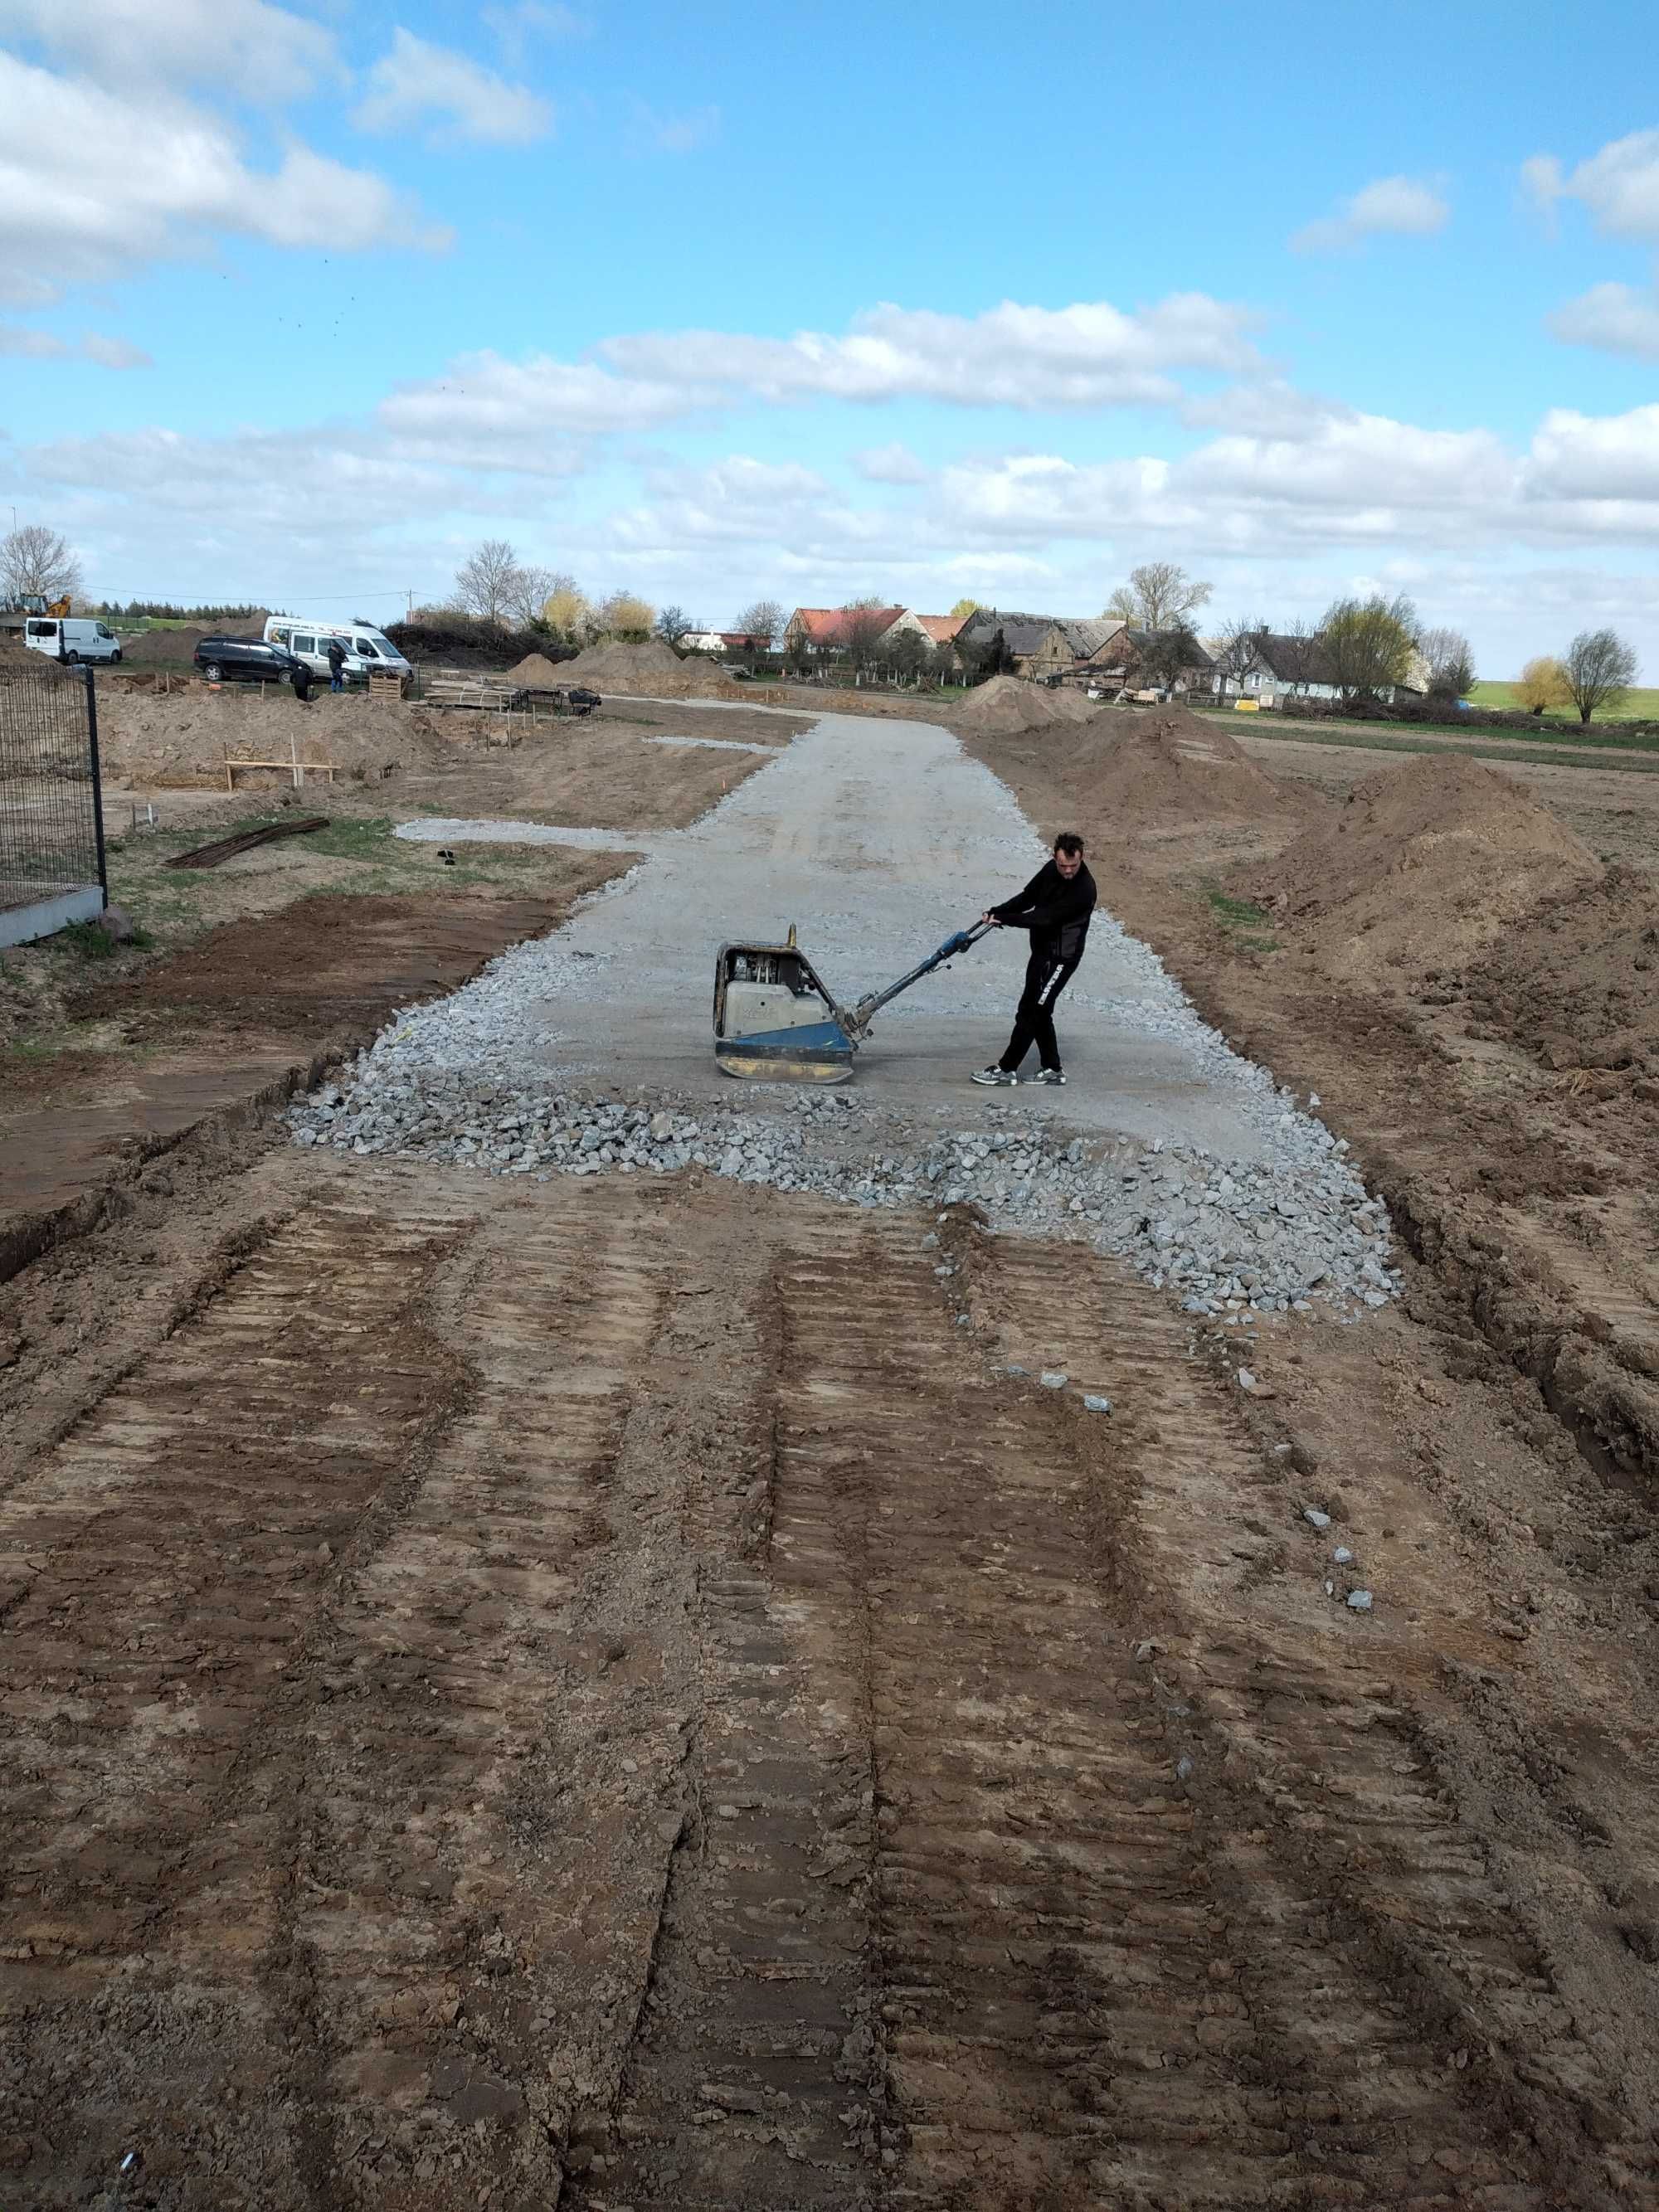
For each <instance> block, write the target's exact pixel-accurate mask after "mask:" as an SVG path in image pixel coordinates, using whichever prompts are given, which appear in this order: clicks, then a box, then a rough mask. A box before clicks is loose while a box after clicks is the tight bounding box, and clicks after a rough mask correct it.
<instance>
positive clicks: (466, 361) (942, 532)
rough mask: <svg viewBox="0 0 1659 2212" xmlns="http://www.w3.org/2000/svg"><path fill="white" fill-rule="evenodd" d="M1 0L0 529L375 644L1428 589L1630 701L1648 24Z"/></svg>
mask: <svg viewBox="0 0 1659 2212" xmlns="http://www.w3.org/2000/svg"><path fill="white" fill-rule="evenodd" d="M1366 29H1367V34H1368V38H1369V43H1367V44H1364V45H1363V46H1357V45H1356V43H1355V33H1354V30H1353V28H1352V25H1346V26H1345V24H1344V23H1343V22H1342V21H1340V20H1337V19H1334V18H1333V17H1332V15H1331V13H1330V11H1329V9H1328V7H1322V8H1320V9H1314V8H1313V7H1311V6H1304V5H1300V4H1297V5H1283V4H1281V5H1279V6H1273V5H1269V6H1267V7H1266V8H1263V9H1255V10H1252V11H1249V13H1248V14H1247V13H1246V11H1243V10H1242V9H1237V8H1231V7H1226V6H1223V5H1208V6H1205V5H1198V6H1190V7H1188V9H1184V10H1182V13H1181V15H1180V19H1179V21H1178V22H1176V23H1171V22H1170V21H1167V20H1148V21H1146V22H1145V23H1142V22H1139V21H1128V20H1125V19H1123V18H1121V17H1118V16H1109V15H1106V14H1104V13H1096V12H1094V11H1091V10H1085V9H1060V10H1047V11H1031V13H1030V15H1029V16H1028V17H1025V18H1018V19H1016V18H1010V17H1009V15H1007V12H1006V9H1005V10H993V9H991V8H989V7H988V6H985V7H981V6H977V5H969V6H966V7H958V8H957V9H952V10H951V11H950V13H949V14H948V15H927V14H923V13H921V12H920V11H910V12H909V13H908V14H905V15H897V14H895V12H894V11H892V10H890V9H874V8H868V7H865V6H861V5H857V4H854V5H848V6H843V7H842V8H840V9H837V10H836V11H834V14H833V16H832V17H829V16H826V15H824V14H823V12H822V11H816V10H815V11H797V12H795V13H793V14H789V15H775V14H773V13H771V12H767V13H763V12H761V11H759V10H757V9H746V8H738V7H729V8H723V9H705V10H702V11H696V12H688V11H686V10H684V9H668V8H664V7H658V6H653V5H640V4H635V5H634V6H632V7H630V8H629V9H628V10H626V11H623V10H619V9H614V8H608V7H605V6H603V5H598V6H586V5H582V4H580V0H569V4H556V0H496V4H493V5H486V6H484V7H483V8H482V9H470V10H462V9H450V8H434V7H401V6H395V5H394V6H374V7H358V8H351V7H345V6H337V7H333V8H330V9H309V10H307V9H302V8H283V7H280V6H276V5H271V4H267V0H146V4H142V5H141V4H137V0H80V4H78V5H77V6H76V8H75V9H64V7H63V6H62V4H61V0H0V206H4V207H6V208H7V209H8V210H9V216H11V217H12V218H13V219H12V220H9V222H8V224H7V226H6V232H5V235H4V237H3V238H0V527H3V526H7V525H9V513H8V511H7V510H8V509H9V507H10V506H12V505H15V507H16V508H17V512H18V516H19V519H20V520H44V521H47V522H50V523H52V524H53V525H55V526H57V527H58V528H61V529H63V530H64V532H66V533H67V534H68V535H69V536H70V538H71V539H72V541H73V542H74V544H76V548H77V550H79V552H80V554H81V556H82V563H83V567H84V569H85V574H86V580H87V583H88V587H89V588H90V589H92V590H93V591H94V592H101V593H107V594H108V595H110V596H112V597H128V596H131V595H134V594H139V593H142V594H144V595H155V596H164V595H165V596H168V597H173V598H181V599H221V598H224V599H254V600H262V601H266V602H269V603H279V602H280V603H281V604H283V605H315V606H317V608H318V609H319V611H324V610H325V609H326V608H328V607H331V606H342V605H344V603H345V602H346V601H348V600H349V601H350V602H351V604H352V606H353V608H354V610H355V609H356V607H358V606H362V607H363V608H364V611H368V612H371V613H380V614H382V615H386V616H389V615H391V614H392V612H394V611H396V608H397V606H398V601H399V599H400V597H401V595H402V594H403V593H404V592H405V591H410V592H414V593H415V594H416V597H417V598H427V597H435V596H439V595H441V594H442V593H443V592H445V591H446V590H447V588H448V586H449V585H450V583H451V580H452V579H453V572H454V570H455V568H456V566H457V565H458V563H459V560H460V559H461V558H463V557H464V556H465V553H466V551H467V550H468V549H469V548H470V547H471V545H472V544H474V543H475V542H476V541H477V539H478V538H483V537H485V536H490V537H505V538H509V539H510V540H511V541H512V542H513V544H514V545H515V546H517V547H518V548H519V550H520V553H521V555H522V556H523V557H524V558H525V559H526V560H527V561H531V562H538V563H540V564H542V565H544V566H545V567H547V568H554V569H559V570H564V571H569V572H573V573H574V574H575V575H576V576H577V577H578V578H579V580H580V581H581V583H582V584H583V585H584V586H586V588H588V589H589V590H591V591H592V592H595V593H599V592H605V591H607V590H610V589H611V588H614V587H616V586H629V587H630V588H633V589H635V590H638V591H640V592H643V593H644V594H645V595H646V596H647V598H649V599H653V601H656V602H658V603H661V602H663V601H665V600H669V599H671V600H674V601H677V602H678V603H679V604H681V605H684V607H686V608H687V609H688V610H689V611H690V612H691V613H692V614H693V615H695V616H696V617H697V618H699V619H700V620H703V621H708V622H718V623H726V622H729V621H731V620H732V619H733V618H734V617H735V616H736V614H737V613H738V610H739V608H740V607H741V606H743V605H744V604H745V603H746V602H747V601H749V600H750V599H754V598H757V597H760V596H766V597H771V598H776V599H780V600H782V601H783V602H785V603H786V604H793V603H796V602H802V603H806V604H823V603H835V602H838V601H840V600H841V599H844V598H848V597H850V596H854V595H857V594H860V593H863V592H878V593H880V594H881V595H882V596H883V597H884V598H888V599H896V600H902V601H905V602H907V603H908V604H910V605H915V606H918V607H920V608H921V609H922V610H923V611H927V612H932V611H939V610H940V609H942V608H945V607H948V606H949V605H951V602H952V601H953V600H954V599H957V597H959V596H961V595H963V594H964V593H966V594H971V595H972V596H974V597H975V598H979V599H987V600H994V601H996V602H998V603H1000V604H1001V605H1006V606H1029V607H1035V608H1041V609H1042V610H1044V611H1056V612H1060V613H1068V614H1092V613H1096V612H1097V611H1099V609H1100V607H1101V606H1102V605H1103V603H1104V601H1105V599H1106V597H1107V596H1108V594H1109V592H1110V591H1111V589H1112V588H1113V586H1115V584H1116V583H1117V582H1119V581H1120V580H1121V579H1122V577H1123V576H1124V575H1125V574H1127V570H1128V569H1129V568H1131V567H1133V565H1134V564H1135V563H1136V562H1139V561H1142V560H1145V559H1148V558H1174V559H1177V560H1180V561H1182V562H1185V564H1186V565H1187V566H1188V568H1191V569H1192V570H1194V572H1195V573H1196V574H1199V575H1201V576H1203V577H1205V578H1206V579H1209V580H1211V581H1212V584H1213V586H1214V596H1213V599H1212V604H1211V609H1210V612H1211V613H1212V615H1214V616H1216V617H1223V616H1231V615H1255V614H1260V615H1261V616H1262V617H1266V618H1268V619H1270V620H1273V621H1274V622H1284V621H1288V620H1290V619H1291V618H1292V617H1297V616H1316V615H1317V613H1318V612H1319V611H1320V609H1321V608H1322V606H1323V605H1325V604H1326V602H1327V601H1328V599H1330V598H1331V597H1332V596H1333V595H1334V594H1335V593H1336V592H1343V591H1347V590H1351V589H1354V588H1360V589H1366V588H1370V587H1371V586H1381V587H1383V588H1385V589H1388V590H1390V591H1393V590H1396V589H1404V590H1407V591H1409V592H1411V593H1412V594H1413V597H1414V598H1415V599H1417V601H1418V604H1419V608H1420V609H1421V611H1422V612H1423V614H1424V616H1425V619H1427V620H1429V621H1431V622H1437V623H1451V624H1453V625H1455V626H1456V627H1458V628H1461V629H1465V630H1467V631H1468V634H1469V635H1470V636H1471V637H1472V639H1473V640H1474V645H1475V648H1476V657H1477V660H1478V662H1479V664H1480V666H1481V668H1482V670H1483V671H1485V672H1487V673H1491V674H1507V673H1510V672H1512V671H1513V670H1514V669H1515V667H1516V666H1517V665H1518V664H1519V662H1520V661H1521V660H1522V659H1524V658H1525V657H1526V656H1527V654H1528V653H1532V652H1534V651H1541V650H1549V649H1557V648H1559V647H1561V646H1562V645H1564V644H1565V641H1566V640H1567V638H1568V637H1569V636H1570V635H1571V634H1572V632H1573V631H1575V630H1576V629H1581V628H1584V627H1587V626H1596V625H1599V624H1600V623H1603V622H1611V623H1613V624H1614V625H1615V626H1616V627H1618V628H1620V629H1622V630H1623V631H1624V632H1625V633H1626V635H1629V636H1630V637H1631V639H1632V641H1633V642H1634V643H1635V644H1636V646H1637V647H1638V653H1640V655H1641V656H1642V659H1643V662H1644V670H1645V672H1646V673H1648V674H1649V675H1650V677H1652V678H1656V679H1659V562H1656V558H1655V553H1656V545H1659V392H1656V389H1655V386H1656V370H1659V295H1656V291H1655V259H1656V253H1659V94H1655V93H1654V91H1653V90H1652V78H1651V71H1650V70H1646V69H1644V67H1643V66H1642V65H1641V62H1640V58H1641V57H1642V55H1643V54H1644V50H1645V46H1646V38H1647V26H1646V23H1645V21H1644V18H1643V17H1642V16H1639V15H1638V13H1637V10H1636V9H1635V8H1634V7H1625V6H1612V5H1604V6H1595V5H1591V6H1589V7H1586V8H1583V9H1580V10H1579V11H1577V13H1576V14H1572V15H1568V14H1567V13H1566V11H1553V12H1552V14H1551V15H1550V16H1549V17H1546V16H1545V15H1543V13H1542V11H1539V14H1538V16H1537V18H1536V19H1534V17H1533V16H1531V15H1528V14H1525V13H1522V12H1520V11H1516V9H1513V7H1504V8H1498V7H1497V6H1485V5H1470V6H1462V7H1457V6H1453V7H1450V8H1448V7H1445V6H1440V7H1437V8H1435V9H1430V8H1428V7H1427V6H1423V5H1418V4H1408V5H1404V6H1400V5H1396V6H1395V7H1394V8H1392V9H1389V10H1388V11H1386V12H1385V13H1381V14H1377V15H1374V16H1373V17H1371V18H1370V21H1369V22H1368V24H1367V27H1366Z"/></svg>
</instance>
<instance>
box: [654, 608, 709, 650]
mask: <svg viewBox="0 0 1659 2212" xmlns="http://www.w3.org/2000/svg"><path fill="white" fill-rule="evenodd" d="M656 627H657V635H658V636H659V638H660V639H661V640H662V641H663V643H664V644H665V645H678V643H679V641H680V640H681V639H682V638H683V637H684V635H685V634H686V632H687V630H690V629H702V623H695V622H693V621H692V619H691V617H690V615H689V614H687V612H686V611H685V609H684V607H665V608H664V609H663V610H662V611H661V613H660V614H659V616H658V617H657V625H656Z"/></svg>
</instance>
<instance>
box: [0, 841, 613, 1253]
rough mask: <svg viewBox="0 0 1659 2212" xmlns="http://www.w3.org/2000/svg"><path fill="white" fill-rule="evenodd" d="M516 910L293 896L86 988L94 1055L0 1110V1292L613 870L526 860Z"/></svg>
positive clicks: (544, 924) (77, 1009)
mask: <svg viewBox="0 0 1659 2212" xmlns="http://www.w3.org/2000/svg"><path fill="white" fill-rule="evenodd" d="M541 850H542V854H543V857H544V866H542V867H541V868H539V869H538V883H539V884H540V886H541V889H540V890H539V892H538V896H534V897H531V898H519V899H511V898H499V897H489V896H461V897H456V896H451V895H447V894H445V893H442V892H440V893H437V894H428V895H427V896H424V897H419V898H395V897H365V898H351V897H337V896H315V897H310V898H302V899H301V900H299V901H298V902H295V903H294V904H291V905H289V906H287V907H285V908H283V910H282V911H280V912H279V913H276V914H263V915H258V917H257V918H256V917H250V918H249V919H247V920H246V921H235V922H230V923H228V924H226V925H225V926H224V927H221V928H218V929H216V930H214V931H212V932H210V933H209V934H208V935H207V936H206V937H204V938H203V939H200V940H199V941H198V942H197V944H195V945H191V947H190V948H189V949H188V950H186V951H181V952H179V953H176V954H173V955H172V956H170V957H166V958H163V959H160V960H155V961H153V962H152V963H150V964H149V965H148V966H146V967H143V968H141V969H138V970H137V972H136V973H134V974H130V975H122V976H119V977H118V978H114V979H112V980H110V981H102V982H100V983H96V984H94V985H91V986H89V987H87V988H85V989H84V990H83V991H82V993H81V994H79V995H78V997H76V999H75V1000H73V1001H72V1002H71V1005H70V1010H69V1012H70V1018H71V1019H72V1020H73V1021H75V1022H76V1023H77V1024H81V1025H82V1026H84V1027H85V1028H86V1029H87V1030H88V1032H89V1033H90V1034H92V1035H94V1036H96V1037H97V1039H98V1043H99V1049H97V1050H96V1051H76V1050H70V1051H67V1052H62V1053H58V1054H53V1055H52V1056H50V1057H46V1058H43V1059H40V1060H26V1061H24V1062H22V1063H21V1065H20V1066H17V1067H15V1069H14V1070H13V1071H12V1072H11V1073H10V1074H9V1079H8V1082H7V1085H6V1090H5V1095H4V1097H3V1100H0V1279H3V1277H4V1275H5V1274H7V1273H10V1272H11V1271H12V1269H13V1268H14V1267H15V1266H17V1265H18V1264H21V1259H22V1258H23V1257H26V1256H27V1255H28V1254H29V1253H31V1252H33V1250H35V1249H39V1247H40V1244H41V1243H42V1241H43V1240H45V1239H47V1238H49V1237H51V1236H53V1235H56V1234H58V1233H59V1231H63V1230H64V1229H66V1228H67V1229H73V1228H76V1227H77V1226H83V1225H84V1222H83V1221H82V1219H81V1218H80V1217H78V1216H76V1214H75V1212H74V1209H75V1208H76V1206H77V1205H79V1204H81V1203H82V1201H85V1200H89V1199H90V1200H93V1201H94V1207H93V1211H94V1213H95V1212H96V1210H97V1205H98V1203H100V1193H101V1192H102V1190H103V1188H104V1186H105V1185H106V1183H107V1182H108V1181H109V1178H110V1177H111V1176H112V1174H114V1173H118V1171H120V1170H131V1168H132V1167H133V1166H134V1165H135V1164H137V1163H139V1162H142V1161H143V1159H144V1158H148V1157H149V1156H151V1155H153V1154H155V1153H156V1152H159V1151H161V1150H163V1149H165V1148H166V1147H167V1146H171V1145H173V1144H174V1143H176V1142H177V1140H178V1139H179V1137H180V1135H181V1134H182V1133H185V1131H187V1130H190V1129H191V1128H194V1127H196V1126H197V1124H198V1123H201V1122H203V1121H206V1120H208V1119H210V1117H212V1116H215V1115H224V1114H227V1113H229V1114H233V1115H239V1114H242V1113H254V1112H258V1111H263V1110H264V1109H268V1108H269V1107H270V1106H271V1105H272V1104H273V1103H275V1102H276V1100H277V1099H278V1098H280V1097H283V1096H285V1095H286V1094H287V1093H288V1092H289V1091H291V1090H292V1089H293V1088H294V1087H295V1085H303V1084H306V1083H309V1082H311V1081H314V1080H315V1079H316V1076H317V1073H318V1072H319V1070H320V1068H321V1067H322V1066H325V1065H327V1064H329V1063H331V1062H332V1061H333V1060H337V1059H339V1058H341V1057H343V1055H344V1054H348V1053H349V1052H352V1051H355V1050H356V1048H358V1047H359V1046H361V1045H364V1044H367V1043H368V1042H370V1040H371V1039H372V1038H373V1037H374V1035H375V1033H376V1031H377V1030H379V1029H380V1026H381V1025H382V1024H383V1023H385V1022H386V1020H387V1019H388V1018H389V1017H390V1016H391V1015H392V1014H393V1013H394V1012H397V1010H398V1008H399V1007H402V1006H412V1005H414V1004H416V1002H417V1001H419V1000H422V999H428V998H432V997H435V995H437V994H439V993H440V992H443V991H449V990H453V989H454V988H456V987H457V986H458V985H459V984H461V983H463V982H465V981H466V979H467V978H468V977H469V976H470V975H476V974H477V970H478V969H480V968H482V967H483V965H484V964H485V963H486V962H487V961H489V960H492V959H494V957H495V955H496V954H497V953H499V952H501V951H505V950H506V948H507V946H508V945H514V944H517V943H519V942H520V940H521V939H524V938H526V937H534V936H538V935H540V934H541V933H543V932H544V931H545V930H548V929H551V928H555V927H557V925H558V923H559V922H560V921H562V920H563V918H564V916H565V915H567V914H568V912H569V909H570V907H571V904H572V903H573V902H574V900H575V899H576V898H577V897H578V896H580V894H581V893H582V892H583V891H586V890H592V888H594V887H595V886H596V885H597V884H601V883H603V882H605V880H606V879H607V878H609V877H610V876H611V875H614V874H615V873H616V872H617V871H618V869H619V868H621V867H623V866H626V865H627V862H628V859H629V856H628V855H627V854H606V853H578V852H562V851H560V850H559V849H558V848H541Z"/></svg>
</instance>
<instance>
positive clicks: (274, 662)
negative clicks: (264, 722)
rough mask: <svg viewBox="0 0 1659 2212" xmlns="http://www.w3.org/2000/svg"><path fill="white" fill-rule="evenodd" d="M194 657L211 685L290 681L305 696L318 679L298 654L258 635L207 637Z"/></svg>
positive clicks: (298, 694) (297, 693)
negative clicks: (287, 650) (270, 642)
mask: <svg viewBox="0 0 1659 2212" xmlns="http://www.w3.org/2000/svg"><path fill="white" fill-rule="evenodd" d="M193 658H194V659H195V662H196V665H197V667H198V668H199V669H200V670H201V671H202V673H203V675H204V676H205V677H206V678H207V680H208V682H209V683H210V684H292V685H293V686H294V694H295V698H298V699H303V698H305V697H307V696H308V694H309V692H310V690H311V686H312V684H313V681H314V680H315V679H314V678H313V675H312V672H311V671H310V669H308V668H307V666H306V664H305V663H304V661H303V660H301V659H299V657H298V656H297V654H295V653H289V652H286V651H285V650H284V649H283V647H281V646H280V645H267V644H266V643H265V641H264V639H263V638H259V637H204V638H203V639H202V640H201V641H200V642H199V644H198V645H197V647H196V651H195V654H194V656H193Z"/></svg>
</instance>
